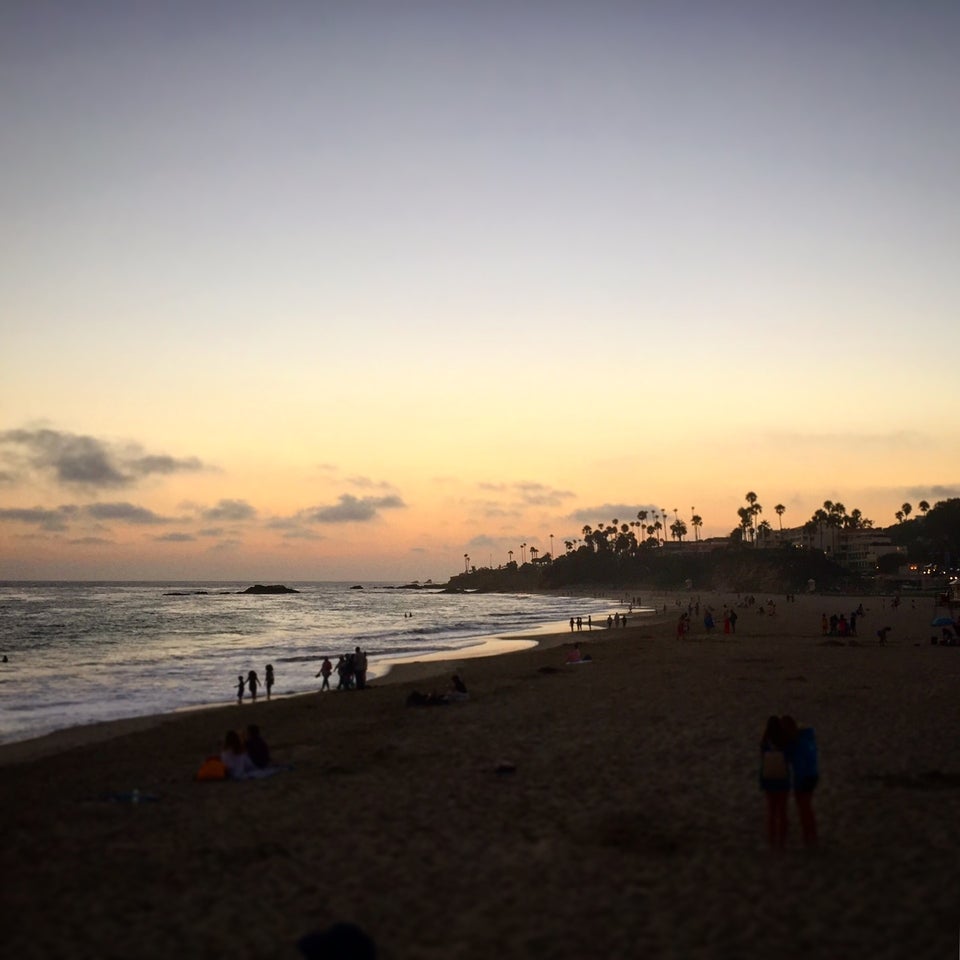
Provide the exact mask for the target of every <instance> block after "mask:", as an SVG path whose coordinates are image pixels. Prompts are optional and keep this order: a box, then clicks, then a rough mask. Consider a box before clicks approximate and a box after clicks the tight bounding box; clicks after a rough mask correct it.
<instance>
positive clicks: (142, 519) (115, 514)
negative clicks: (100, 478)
mask: <svg viewBox="0 0 960 960" xmlns="http://www.w3.org/2000/svg"><path fill="white" fill-rule="evenodd" d="M83 512H84V513H85V514H87V515H88V516H90V517H93V519H94V520H119V521H121V522H122V523H133V524H138V525H139V524H147V525H149V524H158V523H170V522H171V521H170V520H169V519H168V518H167V517H161V516H160V515H159V514H156V513H154V512H153V511H152V510H148V509H147V508H146V507H138V506H135V505H134V504H132V503H91V504H88V505H87V506H85V507H84V508H83Z"/></svg>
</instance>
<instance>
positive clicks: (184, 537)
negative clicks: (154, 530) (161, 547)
mask: <svg viewBox="0 0 960 960" xmlns="http://www.w3.org/2000/svg"><path fill="white" fill-rule="evenodd" d="M153 539H154V540H155V541H156V542H157V543H193V542H195V541H196V539H197V538H196V537H195V536H193V534H191V533H165V534H163V535H162V536H160V537H154V538H153Z"/></svg>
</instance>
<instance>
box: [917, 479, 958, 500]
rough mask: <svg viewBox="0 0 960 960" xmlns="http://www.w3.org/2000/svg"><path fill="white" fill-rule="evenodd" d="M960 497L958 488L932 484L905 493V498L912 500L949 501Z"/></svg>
mask: <svg viewBox="0 0 960 960" xmlns="http://www.w3.org/2000/svg"><path fill="white" fill-rule="evenodd" d="M954 497H960V486H943V485H941V484H934V485H933V486H932V487H911V488H910V489H909V490H908V491H907V498H908V499H912V500H929V501H930V503H931V504H932V503H933V502H934V501H935V500H951V499H953V498H954Z"/></svg>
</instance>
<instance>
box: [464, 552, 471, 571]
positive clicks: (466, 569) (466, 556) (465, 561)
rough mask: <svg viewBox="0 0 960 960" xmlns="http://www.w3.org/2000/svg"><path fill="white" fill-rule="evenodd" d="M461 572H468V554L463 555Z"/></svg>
mask: <svg viewBox="0 0 960 960" xmlns="http://www.w3.org/2000/svg"><path fill="white" fill-rule="evenodd" d="M463 572H464V573H469V572H470V554H468V553H465V554H464V555H463Z"/></svg>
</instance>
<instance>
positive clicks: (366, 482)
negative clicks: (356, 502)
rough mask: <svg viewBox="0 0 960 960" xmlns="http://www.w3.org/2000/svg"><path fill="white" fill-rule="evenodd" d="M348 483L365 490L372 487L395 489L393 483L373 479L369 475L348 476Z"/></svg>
mask: <svg viewBox="0 0 960 960" xmlns="http://www.w3.org/2000/svg"><path fill="white" fill-rule="evenodd" d="M347 483H350V484H352V485H353V486H355V487H359V488H361V489H363V490H369V489H371V488H373V489H375V490H392V489H393V484H392V483H387V481H386V480H371V479H370V478H369V477H347Z"/></svg>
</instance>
